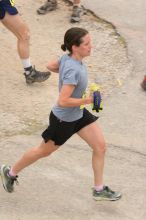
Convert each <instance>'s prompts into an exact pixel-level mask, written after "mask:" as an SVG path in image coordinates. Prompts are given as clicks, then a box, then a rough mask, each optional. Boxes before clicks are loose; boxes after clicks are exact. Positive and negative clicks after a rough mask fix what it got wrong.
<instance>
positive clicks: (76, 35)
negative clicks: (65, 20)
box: [61, 27, 88, 53]
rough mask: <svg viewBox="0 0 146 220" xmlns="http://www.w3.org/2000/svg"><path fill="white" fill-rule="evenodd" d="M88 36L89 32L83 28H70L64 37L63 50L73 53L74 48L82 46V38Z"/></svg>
mask: <svg viewBox="0 0 146 220" xmlns="http://www.w3.org/2000/svg"><path fill="white" fill-rule="evenodd" d="M87 34H88V31H87V30H85V29H83V28H79V27H73V28H70V29H69V30H67V31H66V33H65V35H64V44H62V45H61V49H62V50H63V51H66V50H68V51H69V52H70V53H72V46H73V45H75V46H80V44H81V43H82V38H83V37H84V36H85V35H87Z"/></svg>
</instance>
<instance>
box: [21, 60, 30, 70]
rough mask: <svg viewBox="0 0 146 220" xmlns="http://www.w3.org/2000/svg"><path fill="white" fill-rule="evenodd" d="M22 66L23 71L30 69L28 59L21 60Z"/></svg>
mask: <svg viewBox="0 0 146 220" xmlns="http://www.w3.org/2000/svg"><path fill="white" fill-rule="evenodd" d="M22 65H23V68H24V69H26V68H29V67H31V66H32V65H31V62H30V58H27V59H22Z"/></svg>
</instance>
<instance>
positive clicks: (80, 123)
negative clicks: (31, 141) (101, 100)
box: [42, 109, 98, 146]
mask: <svg viewBox="0 0 146 220" xmlns="http://www.w3.org/2000/svg"><path fill="white" fill-rule="evenodd" d="M97 119H98V117H96V116H94V115H92V114H91V113H90V112H89V111H88V110H87V109H84V111H83V117H82V118H80V119H79V120H76V121H73V122H65V121H61V120H60V119H58V118H57V117H56V116H55V115H54V114H53V112H51V113H50V117H49V126H48V128H47V129H46V130H45V131H44V132H43V133H42V137H43V139H44V141H45V143H47V142H48V141H49V140H52V141H54V143H55V145H58V146H60V145H62V144H64V143H65V142H66V141H67V140H68V139H69V138H70V137H71V136H72V135H73V134H75V133H76V132H78V131H79V130H80V129H82V128H83V127H85V126H87V125H89V124H91V123H92V122H95V121H96V120H97Z"/></svg>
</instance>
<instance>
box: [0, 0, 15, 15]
mask: <svg viewBox="0 0 146 220" xmlns="http://www.w3.org/2000/svg"><path fill="white" fill-rule="evenodd" d="M6 12H8V13H9V14H10V15H16V14H18V11H17V9H16V8H15V6H14V0H0V19H3V18H4V17H5V14H6Z"/></svg>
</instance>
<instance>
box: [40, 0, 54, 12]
mask: <svg viewBox="0 0 146 220" xmlns="http://www.w3.org/2000/svg"><path fill="white" fill-rule="evenodd" d="M56 8H57V0H48V1H46V2H45V3H44V5H42V6H41V7H40V8H39V9H37V13H38V14H41V15H44V14H46V13H47V12H49V11H54V10H55V9H56Z"/></svg>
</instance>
